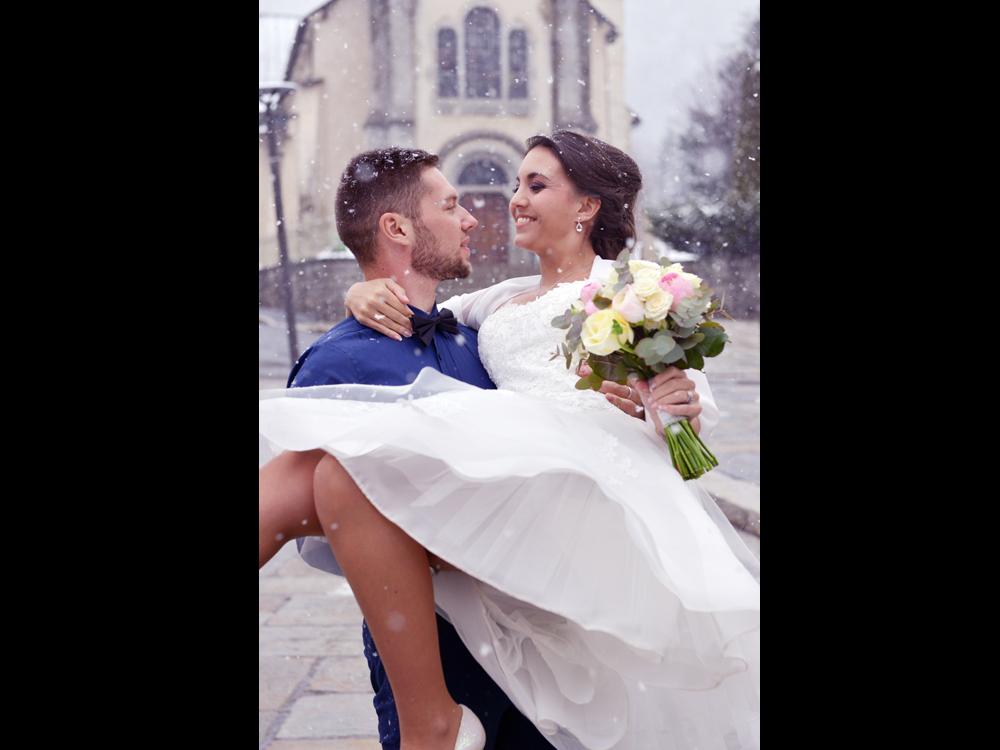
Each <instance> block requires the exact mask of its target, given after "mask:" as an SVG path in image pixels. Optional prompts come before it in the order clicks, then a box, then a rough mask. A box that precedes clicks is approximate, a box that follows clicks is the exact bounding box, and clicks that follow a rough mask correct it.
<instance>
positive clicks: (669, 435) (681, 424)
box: [639, 391, 719, 481]
mask: <svg viewBox="0 0 1000 750" xmlns="http://www.w3.org/2000/svg"><path fill="white" fill-rule="evenodd" d="M639 395H640V396H641V397H642V405H643V406H644V407H645V409H646V415H647V416H648V417H649V418H650V420H651V421H652V423H653V425H654V427H655V428H656V431H657V432H658V433H660V434H661V435H663V439H664V440H666V441H667V447H668V448H670V458H671V460H672V461H673V462H674V467H675V468H676V469H677V471H678V472H679V473H680V475H681V476H682V477H683V478H684V480H685V481H690V480H692V479H698V478H700V477H703V476H705V474H707V473H708V472H710V471H711V470H712V469H714V468H715V467H716V466H718V465H719V460H718V459H717V458H716V457H715V455H714V454H713V453H712V451H710V450H709V449H708V446H706V445H705V443H704V442H702V439H701V437H699V435H698V433H697V432H695V429H694V427H693V426H692V425H691V422H690V421H689V420H688V419H687V418H686V417H678V416H676V415H674V414H666V413H664V412H661V411H659V410H658V409H656V408H655V407H654V406H653V405H652V404H651V403H650V400H649V397H648V396H647V395H646V394H645V393H642V392H641V391H640V393H639Z"/></svg>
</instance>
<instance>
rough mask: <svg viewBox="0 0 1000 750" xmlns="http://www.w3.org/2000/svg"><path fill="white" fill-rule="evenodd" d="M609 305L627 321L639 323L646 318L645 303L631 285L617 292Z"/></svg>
mask: <svg viewBox="0 0 1000 750" xmlns="http://www.w3.org/2000/svg"><path fill="white" fill-rule="evenodd" d="M611 307H612V308H613V309H614V311H615V312H616V313H618V314H619V315H621V316H622V317H623V318H625V320H627V321H628V322H629V323H633V324H635V323H641V322H642V321H643V320H645V319H646V303H645V302H643V301H642V300H641V299H640V298H639V297H638V296H636V294H635V292H633V291H632V288H631V287H625V288H624V289H622V290H621V291H620V292H618V295H617V296H616V297H615V300H614V302H612V303H611Z"/></svg>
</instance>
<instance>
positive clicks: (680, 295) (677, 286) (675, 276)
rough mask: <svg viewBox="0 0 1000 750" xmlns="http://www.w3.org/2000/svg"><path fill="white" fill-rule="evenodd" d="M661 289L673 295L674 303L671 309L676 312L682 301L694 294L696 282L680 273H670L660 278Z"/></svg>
mask: <svg viewBox="0 0 1000 750" xmlns="http://www.w3.org/2000/svg"><path fill="white" fill-rule="evenodd" d="M660 289H662V290H663V291H665V292H667V293H668V294H672V295H673V297H674V304H673V307H672V308H671V309H672V310H674V311H675V312H676V310H677V308H678V307H680V304H681V302H683V301H684V300H686V299H687V298H688V297H692V296H694V284H693V283H692V282H691V281H690V280H689V279H685V278H684V277H683V276H681V275H680V274H679V273H670V274H667V275H666V276H664V277H663V278H662V279H660Z"/></svg>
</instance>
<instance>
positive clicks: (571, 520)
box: [259, 370, 760, 750]
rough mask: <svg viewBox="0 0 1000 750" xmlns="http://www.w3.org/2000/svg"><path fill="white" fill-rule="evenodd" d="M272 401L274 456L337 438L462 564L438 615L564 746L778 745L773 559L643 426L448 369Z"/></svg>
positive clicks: (382, 490)
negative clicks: (764, 706) (765, 637)
mask: <svg viewBox="0 0 1000 750" xmlns="http://www.w3.org/2000/svg"><path fill="white" fill-rule="evenodd" d="M259 404H260V423H259V454H260V455H259V458H260V460H264V459H265V458H266V457H267V455H268V445H267V443H269V444H270V445H273V446H275V447H277V448H279V449H284V450H293V451H305V450H313V449H317V448H322V449H323V450H325V451H327V452H329V453H330V454H332V455H333V456H335V457H336V458H337V459H339V460H340V462H341V463H342V464H343V465H344V467H345V468H346V469H347V471H348V472H349V473H350V474H351V476H352V477H353V478H354V480H355V481H356V482H357V484H358V486H359V487H360V488H361V489H362V491H363V492H364V493H365V495H366V496H367V497H368V498H369V499H370V500H371V502H372V503H373V504H374V505H375V507H377V508H378V509H379V511H380V512H382V513H383V514H384V515H385V516H386V517H387V518H389V519H390V520H392V521H393V522H394V523H395V524H397V525H398V526H400V527H401V528H402V529H404V530H405V531H406V532H407V533H408V534H409V535H410V536H411V537H413V538H414V539H416V540H417V541H418V542H419V543H420V544H421V545H423V546H424V547H425V548H426V549H428V550H429V551H431V552H433V553H434V554H436V555H438V556H439V557H440V558H442V559H443V560H446V561H447V562H449V563H451V564H452V565H454V566H455V567H456V568H458V569H459V570H461V571H462V572H461V573H441V574H439V575H438V576H437V577H436V578H435V595H436V602H437V605H438V608H439V611H441V613H442V614H443V615H444V616H445V617H446V618H447V619H448V620H449V621H450V622H451V623H452V624H453V625H454V626H455V628H456V630H457V631H458V632H459V634H460V635H461V637H462V639H463V641H464V642H465V644H466V646H467V647H468V648H469V650H470V652H471V653H472V654H473V655H474V656H475V657H476V658H477V659H478V660H479V661H480V663H481V664H482V665H483V667H484V668H485V669H486V671H487V672H488V673H489V674H490V676H491V677H493V679H494V680H495V681H496V682H497V684H498V685H500V687H501V688H503V689H504V691H505V692H506V693H507V694H508V695H509V696H510V698H511V700H512V701H513V702H514V704H515V705H516V706H517V707H518V709H519V710H520V711H521V712H522V713H523V714H524V715H525V716H526V717H528V718H529V719H530V720H532V721H533V722H534V723H535V724H536V726H538V727H539V729H540V730H541V731H542V732H543V734H545V735H546V737H547V738H548V739H549V741H550V742H551V743H552V744H553V745H554V746H555V747H557V748H560V750H582V749H583V748H587V749H588V750H611V749H612V748H614V750H640V749H641V750H647V749H648V750H672V749H676V750H716V749H718V750H731V749H733V748H759V747H760V565H759V563H758V562H757V561H756V560H755V558H754V557H753V555H752V554H751V553H750V551H749V550H748V549H747V548H746V546H745V545H744V544H743V542H742V541H741V540H740V538H739V536H738V535H737V534H736V533H735V532H734V531H733V529H732V527H731V525H730V524H729V522H728V521H727V520H726V518H725V517H724V516H723V515H722V513H721V512H720V511H719V510H718V508H717V507H716V505H715V503H714V502H713V501H712V499H711V497H709V496H708V495H707V493H705V492H704V491H703V490H702V489H701V488H700V487H699V485H698V484H697V483H685V482H684V481H683V480H682V479H681V478H680V476H679V475H678V474H677V472H676V471H674V470H673V469H672V468H671V467H670V464H669V459H668V455H667V453H666V447H665V445H664V444H663V441H662V439H661V438H658V437H657V436H655V435H654V434H652V433H651V432H647V431H646V430H645V429H643V425H642V424H641V423H639V422H638V421H637V420H633V419H631V418H629V417H626V416H625V415H623V414H619V413H612V412H607V411H585V412H580V411H569V410H566V409H564V408H561V407H558V406H554V405H552V404H551V403H549V402H546V401H543V400H540V399H537V398H533V397H530V396H525V395H523V394H517V393H513V392H509V391H483V390H479V389H476V388H473V387H471V386H468V385H465V384H463V383H460V382H458V381H455V380H453V379H451V378H448V377H446V376H443V375H441V374H439V373H436V372H434V371H431V370H425V371H424V372H423V373H422V374H421V375H420V377H419V378H418V379H417V381H416V382H415V383H414V384H413V385H412V386H408V387H400V388H384V387H383V388H380V387H372V386H330V387H323V388H308V389H300V390H293V391H266V392H261V393H260V402H259ZM319 544H320V545H321V548H322V549H323V550H324V552H325V554H326V555H327V556H328V557H331V558H332V553H331V552H330V550H329V546H328V545H322V543H321V542H320V543H319ZM316 545H317V543H315V542H314V543H313V553H314V555H315V551H316V548H317V547H316Z"/></svg>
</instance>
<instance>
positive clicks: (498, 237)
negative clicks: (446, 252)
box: [458, 157, 511, 266]
mask: <svg viewBox="0 0 1000 750" xmlns="http://www.w3.org/2000/svg"><path fill="white" fill-rule="evenodd" d="M458 184H459V193H460V194H461V196H462V197H461V198H460V200H459V202H460V203H461V204H462V205H463V206H464V207H465V208H466V209H468V211H469V212H470V213H471V214H472V215H473V216H475V217H476V220H477V221H479V227H478V228H477V229H476V231H474V232H473V233H472V241H471V242H470V243H469V248H470V249H471V250H472V263H473V265H475V266H506V265H507V264H508V263H509V259H510V242H511V237H510V222H511V219H510V198H509V196H508V194H507V191H508V189H509V188H510V183H509V182H508V181H507V171H506V170H505V169H504V168H503V167H501V166H500V165H499V164H497V163H496V162H495V161H493V160H492V159H489V158H486V157H484V158H481V159H477V160H476V161H472V162H469V163H468V164H466V165H465V168H464V169H463V170H462V172H461V174H460V175H459V177H458Z"/></svg>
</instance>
